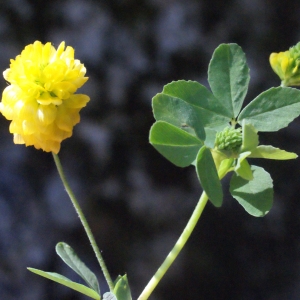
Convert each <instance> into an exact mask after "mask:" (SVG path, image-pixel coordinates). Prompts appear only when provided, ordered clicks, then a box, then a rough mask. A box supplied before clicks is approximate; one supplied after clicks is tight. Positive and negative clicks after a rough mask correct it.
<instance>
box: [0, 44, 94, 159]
mask: <svg viewBox="0 0 300 300" xmlns="http://www.w3.org/2000/svg"><path fill="white" fill-rule="evenodd" d="M85 73H86V68H85V67H84V65H83V64H81V63H80V61H79V60H78V59H74V49H73V48H72V47H69V46H68V47H66V49H65V43H64V42H62V43H61V44H60V45H59V46H58V48H57V50H56V49H55V48H54V47H53V46H52V45H51V43H46V44H45V45H43V44H42V43H41V42H39V41H36V42H34V43H33V44H30V45H28V46H26V47H25V49H24V50H23V51H22V53H21V54H20V55H18V56H17V57H16V58H15V59H11V60H10V68H9V69H7V70H5V71H4V72H3V76H4V79H5V80H6V81H7V82H9V83H10V85H9V86H7V87H6V88H5V89H4V91H3V94H2V101H1V102H0V112H1V113H2V114H3V116H4V117H5V118H6V119H8V120H11V123H10V126H9V131H10V132H11V133H13V135H14V143H15V144H25V145H26V146H34V147H35V148H36V149H43V150H44V151H47V152H54V153H56V154H57V153H58V152H59V150H60V144H61V142H62V141H63V140H64V139H66V138H68V137H70V136H71V135H72V130H73V127H74V125H75V124H77V123H78V122H79V121H80V116H79V111H80V109H81V108H82V107H84V106H86V103H87V102H88V101H89V100H90V98H89V97H88V96H87V95H83V94H75V92H76V91H77V89H78V88H80V87H81V86H82V85H83V84H84V83H85V82H86V81H87V80H88V77H84V75H85Z"/></svg>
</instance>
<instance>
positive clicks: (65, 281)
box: [27, 268, 101, 300]
mask: <svg viewBox="0 0 300 300" xmlns="http://www.w3.org/2000/svg"><path fill="white" fill-rule="evenodd" d="M27 269H28V270H29V271H31V272H33V273H35V274H37V275H40V276H42V277H45V278H47V279H50V280H53V281H55V282H57V283H60V284H62V285H65V286H67V287H69V288H70V289H72V290H75V291H77V292H79V293H82V294H84V295H86V296H88V297H90V298H92V299H96V300H100V299H101V297H100V295H99V294H98V293H97V292H96V291H94V290H92V289H90V288H88V287H87V286H85V285H83V284H79V283H76V282H73V281H71V280H70V279H68V278H67V277H65V276H62V275H60V274H57V273H52V272H44V271H41V270H37V269H33V268H27Z"/></svg>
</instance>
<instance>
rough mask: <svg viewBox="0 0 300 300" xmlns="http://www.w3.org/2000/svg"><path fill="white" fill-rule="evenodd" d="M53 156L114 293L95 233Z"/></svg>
mask: <svg viewBox="0 0 300 300" xmlns="http://www.w3.org/2000/svg"><path fill="white" fill-rule="evenodd" d="M52 154H53V158H54V162H55V164H56V168H57V170H58V173H59V176H60V178H61V181H62V183H63V185H64V187H65V189H66V192H67V193H68V195H69V197H70V199H71V202H72V204H73V206H74V208H75V210H76V212H77V214H78V217H79V219H80V221H81V223H82V225H83V227H84V230H85V232H86V234H87V236H88V239H89V241H90V243H91V245H92V248H93V250H94V252H95V255H96V257H97V260H98V262H99V265H100V267H101V270H102V272H103V275H104V277H105V279H106V282H107V284H108V286H109V289H110V291H111V292H112V291H113V289H114V284H113V281H112V279H111V276H110V274H109V272H108V269H107V267H106V264H105V262H104V259H103V257H102V255H101V252H100V250H99V248H98V246H97V243H96V240H95V238H94V235H93V233H92V231H91V228H90V226H89V224H88V222H87V220H86V218H85V216H84V214H83V212H82V210H81V207H80V205H79V203H78V201H77V199H76V197H75V195H74V193H73V191H72V189H71V187H70V185H69V183H68V181H67V179H66V176H65V174H64V171H63V168H62V165H61V162H60V159H59V157H58V155H57V154H55V153H53V152H52Z"/></svg>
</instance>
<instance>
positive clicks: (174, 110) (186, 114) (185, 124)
mask: <svg viewBox="0 0 300 300" xmlns="http://www.w3.org/2000/svg"><path fill="white" fill-rule="evenodd" d="M152 106H153V112H154V116H155V119H156V120H157V121H165V122H167V123H170V124H172V125H174V126H176V127H178V128H181V129H182V130H185V131H187V132H188V133H190V134H192V135H194V136H196V137H198V138H199V139H201V140H202V141H203V140H205V131H204V127H203V125H202V120H203V118H202V113H201V110H199V109H198V108H196V107H193V106H192V105H189V104H188V103H187V102H185V101H183V100H181V99H179V98H175V97H172V96H169V95H165V94H157V95H156V96H155V97H154V98H153V101H152Z"/></svg>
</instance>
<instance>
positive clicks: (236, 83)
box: [208, 44, 250, 118]
mask: <svg viewBox="0 0 300 300" xmlns="http://www.w3.org/2000/svg"><path fill="white" fill-rule="evenodd" d="M249 80H250V75H249V68H248V66H247V62H246V57H245V53H244V52H243V50H242V48H241V47H240V46H238V45H237V44H221V45H220V46H219V47H218V48H217V49H216V50H215V51H214V53H213V56H212V59H211V61H210V64H209V67H208V82H209V85H210V87H211V90H212V92H213V94H214V95H215V96H216V97H217V98H218V99H219V100H220V101H222V103H223V105H225V106H226V108H227V111H229V112H230V115H229V117H231V118H235V117H236V116H237V115H238V114H239V112H240V110H241V107H242V104H243V101H244V98H245V96H246V93H247V89H248V84H249Z"/></svg>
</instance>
